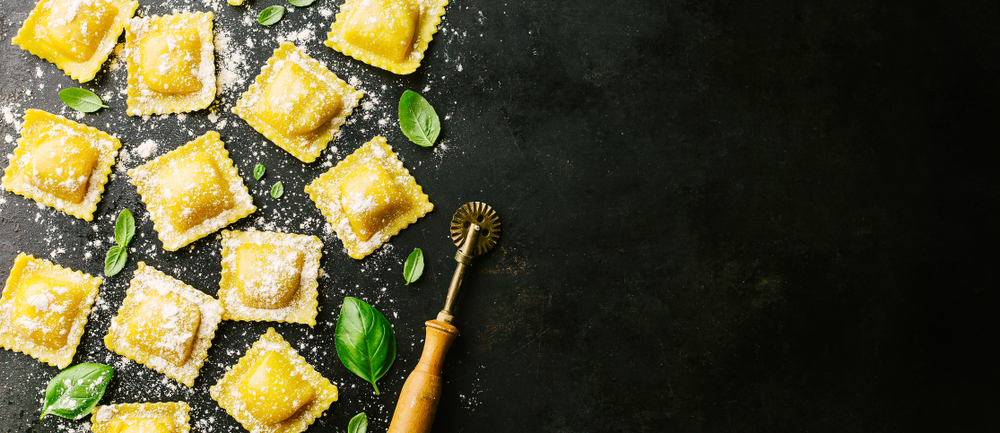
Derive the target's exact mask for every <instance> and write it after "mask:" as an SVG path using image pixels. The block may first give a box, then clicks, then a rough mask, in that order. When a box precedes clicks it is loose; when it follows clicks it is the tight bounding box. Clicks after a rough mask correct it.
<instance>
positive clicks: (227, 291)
mask: <svg viewBox="0 0 1000 433" xmlns="http://www.w3.org/2000/svg"><path fill="white" fill-rule="evenodd" d="M322 256H323V242H322V241H320V240H319V238H317V237H315V236H306V235H296V234H288V233H274V232H258V231H249V232H239V231H229V230H223V231H222V280H221V281H220V282H219V301H220V302H222V306H223V308H225V314H224V315H223V316H222V318H223V319H225V320H256V321H276V322H289V323H303V324H306V325H309V326H313V325H315V324H316V307H317V305H318V303H317V301H316V297H317V296H318V294H319V292H318V291H317V290H316V288H317V287H319V260H320V257H322Z"/></svg>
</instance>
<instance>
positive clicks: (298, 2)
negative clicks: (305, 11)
mask: <svg viewBox="0 0 1000 433" xmlns="http://www.w3.org/2000/svg"><path fill="white" fill-rule="evenodd" d="M315 1H316V0H288V2H289V3H291V4H292V6H298V7H300V8H304V7H306V6H309V5H311V4H313V3H314V2H315Z"/></svg>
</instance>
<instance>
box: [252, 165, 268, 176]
mask: <svg viewBox="0 0 1000 433" xmlns="http://www.w3.org/2000/svg"><path fill="white" fill-rule="evenodd" d="M265 171H267V167H264V164H257V165H256V166H255V167H254V168H253V178H254V179H255V180H260V178H262V177H264V172H265Z"/></svg>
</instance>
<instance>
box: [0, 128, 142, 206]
mask: <svg viewBox="0 0 1000 433" xmlns="http://www.w3.org/2000/svg"><path fill="white" fill-rule="evenodd" d="M121 145H122V144H121V142H120V141H118V139H117V138H115V137H113V136H111V135H109V134H107V133H105V132H102V131H99V130H97V129H95V128H91V127H89V126H86V125H83V124H80V123H76V122H73V121H71V120H68V119H66V118H65V117H62V116H57V115H55V114H50V113H46V112H44V111H41V110H30V109H29V110H27V111H25V114H24V125H23V127H22V129H21V138H20V139H19V140H18V141H17V148H15V149H14V157H13V158H12V159H11V162H10V165H9V166H7V170H6V171H5V172H4V176H3V181H2V182H3V186H4V188H5V189H6V190H8V191H10V192H13V193H15V194H20V195H23V196H25V197H27V198H30V199H34V200H36V201H38V202H39V203H41V204H44V205H46V206H49V207H52V208H55V209H58V210H60V211H63V212H66V213H67V214H70V215H73V216H75V217H77V218H80V219H82V220H85V221H91V220H93V218H94V211H95V210H96V209H97V203H99V202H100V201H101V194H102V193H104V185H105V184H106V183H107V182H108V175H109V174H111V166H112V165H114V163H115V157H117V156H118V149H119V148H120V147H121Z"/></svg>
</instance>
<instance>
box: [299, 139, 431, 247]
mask: <svg viewBox="0 0 1000 433" xmlns="http://www.w3.org/2000/svg"><path fill="white" fill-rule="evenodd" d="M306 193H308V194H309V197H310V198H312V200H313V201H314V202H315V203H316V206H317V207H319V209H320V211H322V212H323V215H324V216H325V217H326V219H327V221H329V222H330V224H331V225H333V229H334V231H336V232H337V237H338V238H340V240H341V241H342V242H343V243H344V247H346V248H347V252H348V255H350V256H351V257H352V258H355V259H363V258H365V256H367V255H369V254H371V253H372V252H373V251H375V250H376V249H377V248H378V247H380V246H382V244H384V243H385V242H386V241H388V240H389V238H391V237H392V236H395V235H396V234H398V233H399V232H400V230H402V229H404V228H406V227H407V226H409V225H410V224H413V223H415V222H416V221H417V219H419V218H420V217H422V216H424V215H426V214H427V212H430V211H432V210H433V209H434V205H433V204H431V202H430V201H429V200H428V198H427V195H426V194H424V192H423V188H421V187H420V185H417V181H416V180H415V179H414V178H413V176H410V172H409V171H408V170H407V169H406V168H405V167H403V163H402V162H401V161H400V160H399V158H398V157H396V154H395V153H393V151H392V148H391V147H389V144H388V143H386V141H385V137H380V136H377V137H375V138H372V140H371V141H369V142H367V143H365V144H364V145H363V146H361V147H360V148H359V149H358V150H356V151H355V152H354V153H352V154H351V155H348V156H347V158H345V159H344V160H342V161H340V162H338V163H337V165H336V166H335V167H333V168H331V169H330V170H329V171H327V172H326V173H323V174H322V175H321V176H320V177H319V178H317V179H316V180H314V181H312V183H310V184H309V185H307V186H306Z"/></svg>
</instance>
